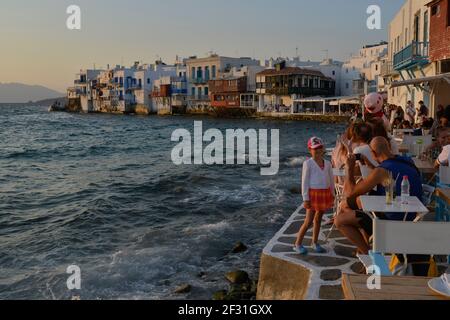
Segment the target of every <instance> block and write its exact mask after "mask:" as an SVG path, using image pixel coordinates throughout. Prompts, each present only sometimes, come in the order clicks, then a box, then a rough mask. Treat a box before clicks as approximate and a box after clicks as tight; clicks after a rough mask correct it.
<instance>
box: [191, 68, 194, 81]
mask: <svg viewBox="0 0 450 320" xmlns="http://www.w3.org/2000/svg"><path fill="white" fill-rule="evenodd" d="M191 74H192V79H195V67H192V70H191Z"/></svg>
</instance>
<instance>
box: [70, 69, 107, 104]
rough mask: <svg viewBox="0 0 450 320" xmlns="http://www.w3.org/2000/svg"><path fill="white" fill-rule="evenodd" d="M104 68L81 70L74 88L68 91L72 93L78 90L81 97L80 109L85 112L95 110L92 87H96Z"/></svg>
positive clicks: (77, 92)
mask: <svg viewBox="0 0 450 320" xmlns="http://www.w3.org/2000/svg"><path fill="white" fill-rule="evenodd" d="M102 71H103V70H95V69H86V70H80V73H78V74H77V77H76V79H75V81H74V87H73V89H71V90H70V92H68V94H69V93H70V94H71V95H73V94H74V92H76V94H77V95H79V99H80V109H81V110H82V111H83V112H92V111H93V101H92V88H93V87H95V85H96V82H97V77H98V75H99V74H100V73H101V72H102Z"/></svg>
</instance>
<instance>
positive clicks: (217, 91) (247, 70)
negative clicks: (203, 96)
mask: <svg viewBox="0 0 450 320" xmlns="http://www.w3.org/2000/svg"><path fill="white" fill-rule="evenodd" d="M264 69H265V68H264V67H261V66H245V67H242V68H236V67H234V68H232V69H231V70H230V72H228V73H226V74H222V75H221V76H220V77H219V78H217V79H216V80H210V81H209V83H208V86H209V90H210V98H211V107H213V108H214V109H215V111H217V109H218V108H226V109H229V108H247V109H255V110H256V109H257V108H258V95H257V94H256V74H257V73H259V72H261V71H263V70H264Z"/></svg>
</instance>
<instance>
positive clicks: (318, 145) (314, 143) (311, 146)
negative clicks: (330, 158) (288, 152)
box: [308, 137, 323, 150]
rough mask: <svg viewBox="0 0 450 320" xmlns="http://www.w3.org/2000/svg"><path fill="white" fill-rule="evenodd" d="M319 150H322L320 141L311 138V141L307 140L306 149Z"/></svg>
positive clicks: (316, 138)
mask: <svg viewBox="0 0 450 320" xmlns="http://www.w3.org/2000/svg"><path fill="white" fill-rule="evenodd" d="M319 148H323V142H322V139H320V138H318V137H312V138H311V139H309V141H308V149H313V150H315V149H319Z"/></svg>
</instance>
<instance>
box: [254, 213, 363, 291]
mask: <svg viewBox="0 0 450 320" xmlns="http://www.w3.org/2000/svg"><path fill="white" fill-rule="evenodd" d="M304 216H305V209H304V208H303V206H302V207H300V208H298V209H297V210H296V211H295V212H294V214H293V215H292V216H291V217H290V218H289V219H288V221H287V222H286V224H285V225H284V226H283V228H282V229H281V230H280V231H279V232H278V233H277V234H276V235H275V236H274V238H273V239H272V240H271V241H270V242H269V243H268V244H267V246H266V247H265V248H264V250H263V255H262V259H261V272H260V281H259V288H258V299H294V300H298V299H307V300H342V299H344V295H343V292H342V286H341V279H342V274H343V273H350V274H353V273H364V271H365V270H364V267H363V265H362V264H361V263H360V262H359V260H358V259H357V257H356V247H354V246H353V245H352V244H351V243H350V242H348V240H347V239H346V238H345V237H344V236H343V235H342V234H341V233H340V232H339V231H337V230H334V231H333V232H332V233H331V236H330V238H329V239H328V241H327V242H326V243H325V240H326V237H327V235H328V233H329V232H330V228H331V225H325V223H326V221H327V220H328V219H329V218H331V217H332V216H333V212H327V213H326V214H325V216H324V222H323V225H322V229H321V233H320V236H319V243H320V244H321V245H323V246H324V248H326V249H327V250H328V252H327V253H326V254H315V253H313V252H310V253H309V254H308V255H307V256H302V255H299V254H297V253H295V252H294V251H293V246H294V242H295V239H296V235H297V232H298V231H299V229H300V226H301V225H302V224H303V221H304ZM325 217H326V218H325ZM327 218H328V219H327ZM311 239H312V230H310V231H309V232H308V233H307V234H306V238H305V243H304V244H305V246H307V247H309V246H310V243H311ZM282 264H285V265H287V266H288V267H287V270H285V271H286V273H285V274H284V275H283V276H281V278H279V279H274V277H273V273H272V272H280V269H281V270H282V269H285V266H284V267H282V266H281V265H282ZM283 277H285V278H283Z"/></svg>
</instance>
